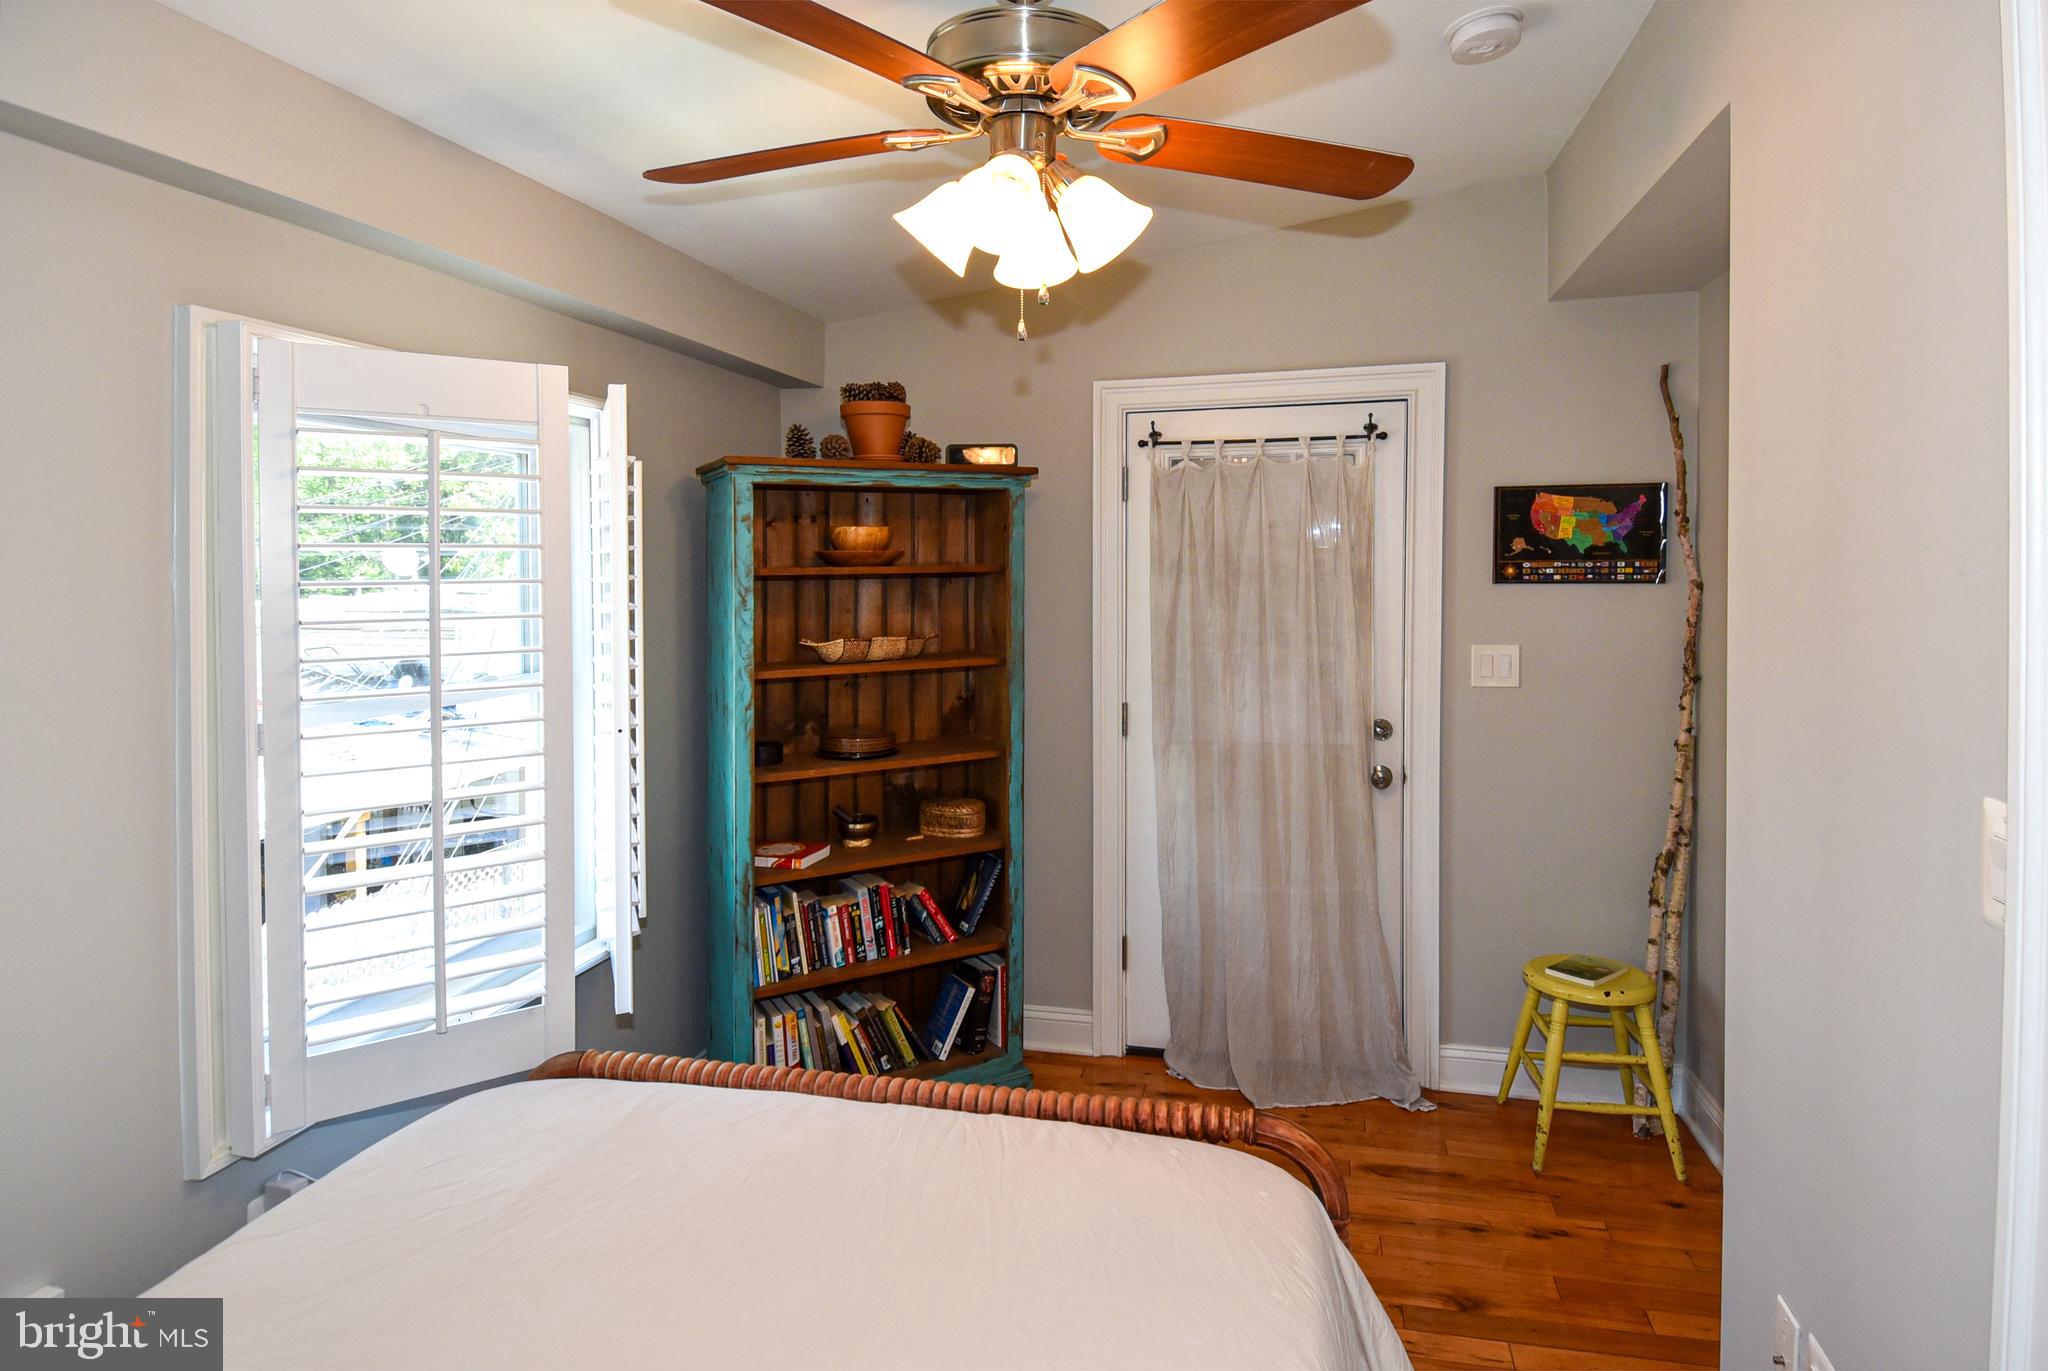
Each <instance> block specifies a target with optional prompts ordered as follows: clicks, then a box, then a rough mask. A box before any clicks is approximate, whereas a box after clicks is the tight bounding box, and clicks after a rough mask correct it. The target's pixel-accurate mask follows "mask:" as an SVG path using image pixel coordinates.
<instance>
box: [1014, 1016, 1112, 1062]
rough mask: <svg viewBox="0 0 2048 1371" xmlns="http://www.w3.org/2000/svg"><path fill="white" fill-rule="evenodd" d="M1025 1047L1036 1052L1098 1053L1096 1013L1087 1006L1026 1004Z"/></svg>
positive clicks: (1080, 1055) (1090, 1054)
mask: <svg viewBox="0 0 2048 1371" xmlns="http://www.w3.org/2000/svg"><path fill="white" fill-rule="evenodd" d="M1024 1046H1025V1048H1026V1049H1027V1050H1028V1051H1032V1052H1065V1053H1068V1054H1070V1055H1072V1056H1077V1057H1092V1056H1094V1055H1095V1015H1094V1014H1093V1013H1092V1012H1090V1011H1089V1010H1086V1009H1063V1008H1061V1007H1060V1006H1058V1005H1051V1004H1027V1005H1025V1006H1024Z"/></svg>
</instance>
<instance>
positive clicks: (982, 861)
mask: <svg viewBox="0 0 2048 1371" xmlns="http://www.w3.org/2000/svg"><path fill="white" fill-rule="evenodd" d="M1002 872H1003V854H1002V853H1000V852H984V853H983V854H982V855H981V856H979V857H977V858H975V861H974V865H973V866H972V867H971V868H969V870H968V872H967V879H966V880H965V881H964V882H962V883H961V886H960V897H959V898H958V899H957V900H955V901H954V902H953V903H954V904H955V905H956V906H957V907H958V908H959V910H960V916H959V917H958V918H957V919H955V920H954V921H953V927H954V928H956V929H958V930H959V932H960V936H961V937H963V938H964V937H966V936H968V935H969V934H971V933H973V932H974V930H975V929H976V928H979V927H980V926H981V916H982V915H984V914H986V913H987V912H988V906H989V900H990V899H991V898H992V897H993V896H994V895H995V893H996V877H998V876H1000V875H1001V874H1002Z"/></svg>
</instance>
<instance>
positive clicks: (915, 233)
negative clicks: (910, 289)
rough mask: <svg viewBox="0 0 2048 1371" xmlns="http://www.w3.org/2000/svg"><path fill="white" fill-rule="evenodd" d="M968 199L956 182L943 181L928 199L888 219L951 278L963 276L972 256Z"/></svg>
mask: <svg viewBox="0 0 2048 1371" xmlns="http://www.w3.org/2000/svg"><path fill="white" fill-rule="evenodd" d="M968 201H969V196H968V194H967V192H966V191H965V190H962V189H961V188H960V183H959V182H958V181H946V182H943V183H941V184H940V186H939V187H938V189H936V190H934V191H933V192H932V193H931V194H930V195H927V196H925V197H924V199H922V200H920V201H918V202H917V203H916V204H914V205H912V206H911V207H910V208H909V209H906V210H898V211H897V212H896V213H895V214H893V215H891V216H890V217H891V218H893V219H894V220H895V221H896V222H897V223H899V224H901V225H902V226H903V231H904V232H905V233H908V234H909V235H910V236H911V237H912V238H915V239H916V240H917V241H918V242H919V243H920V244H921V245H923V247H924V250H925V251H926V252H929V253H930V254H931V255H932V256H934V257H936V258H938V259H939V260H940V261H941V262H943V263H945V266H946V270H948V271H950V272H952V273H953V274H954V275H955V276H965V275H966V274H967V259H968V258H969V257H971V256H972V255H973V254H974V234H975V228H976V224H975V216H974V210H973V206H972V205H971V204H969V203H968Z"/></svg>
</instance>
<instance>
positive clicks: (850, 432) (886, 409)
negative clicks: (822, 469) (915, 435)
mask: <svg viewBox="0 0 2048 1371" xmlns="http://www.w3.org/2000/svg"><path fill="white" fill-rule="evenodd" d="M839 422H840V423H842V424H844V425H845V426H846V436H847V437H848V438H851V439H852V440H853V455H854V456H855V457H858V458H860V459H862V460H864V461H869V462H875V461H884V462H893V461H895V460H897V449H898V448H900V447H902V446H903V430H904V429H906V428H908V427H909V426H910V406H909V405H906V404H904V403H903V402H902V401H900V400H849V401H847V402H846V403H845V404H843V405H841V406H840V407H839Z"/></svg>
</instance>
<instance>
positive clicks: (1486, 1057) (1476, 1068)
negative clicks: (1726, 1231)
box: [1027, 1011, 1721, 1171]
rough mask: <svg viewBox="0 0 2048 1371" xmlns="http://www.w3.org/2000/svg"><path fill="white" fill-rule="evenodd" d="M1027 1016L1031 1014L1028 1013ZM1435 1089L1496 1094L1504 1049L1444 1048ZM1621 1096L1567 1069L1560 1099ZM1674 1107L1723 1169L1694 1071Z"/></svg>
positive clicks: (1600, 1078)
mask: <svg viewBox="0 0 2048 1371" xmlns="http://www.w3.org/2000/svg"><path fill="white" fill-rule="evenodd" d="M1027 1012H1029V1011H1027ZM1436 1063H1437V1064H1436V1073H1437V1075H1436V1080H1437V1084H1436V1088H1437V1089H1438V1090H1448V1091H1451V1092H1452V1093H1454V1094H1459V1095H1494V1094H1498V1093H1499V1091H1500V1073H1501V1072H1502V1071H1504V1070H1506V1069H1507V1064H1508V1050H1507V1049H1506V1048H1505V1047H1474V1046H1471V1045H1469V1044H1466V1043H1445V1044H1444V1045H1443V1047H1441V1048H1440V1049H1438V1051H1437V1058H1436ZM1508 1094H1509V1096H1510V1097H1511V1098H1513V1099H1517V1100H1533V1099H1535V1098H1536V1087H1535V1086H1534V1085H1531V1084H1530V1083H1529V1073H1528V1072H1526V1071H1523V1072H1520V1073H1518V1074H1517V1075H1516V1076H1515V1086H1514V1089H1512V1090H1510V1091H1509V1092H1508ZM1620 1094H1621V1080H1620V1078H1619V1077H1618V1076H1617V1075H1616V1074H1615V1072H1614V1070H1613V1069H1612V1068H1610V1067H1601V1066H1567V1067H1566V1068H1565V1069H1564V1079H1563V1080H1562V1081H1560V1082H1558V1087H1557V1097H1558V1098H1559V1099H1560V1100H1572V1101H1575V1102H1583V1101H1587V1100H1612V1099H1615V1098H1617V1097H1619V1096H1620ZM1671 1107H1672V1109H1674V1110H1675V1111H1676V1112H1677V1114H1678V1117H1679V1119H1680V1120H1681V1121H1682V1122H1683V1123H1684V1124H1685V1126H1686V1127H1687V1128H1688V1129H1689V1130H1691V1132H1692V1136H1693V1140H1694V1141H1695V1142H1697V1143H1698V1144H1699V1145H1700V1151H1702V1152H1704V1153H1706V1154H1707V1160H1709V1161H1711V1162H1713V1164H1714V1169H1715V1170H1716V1171H1719V1170H1720V1169H1721V1102H1720V1101H1719V1100H1717V1099H1715V1098H1714V1097H1713V1096H1712V1095H1709V1094H1708V1093H1707V1092H1706V1091H1705V1090H1703V1089H1701V1088H1700V1083H1699V1080H1698V1078H1697V1077H1695V1076H1694V1075H1693V1074H1692V1071H1691V1070H1690V1069H1689V1068H1687V1067H1683V1066H1681V1067H1680V1068H1678V1075H1677V1077H1676V1078H1675V1079H1674V1080H1673V1081H1672V1083H1671Z"/></svg>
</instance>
